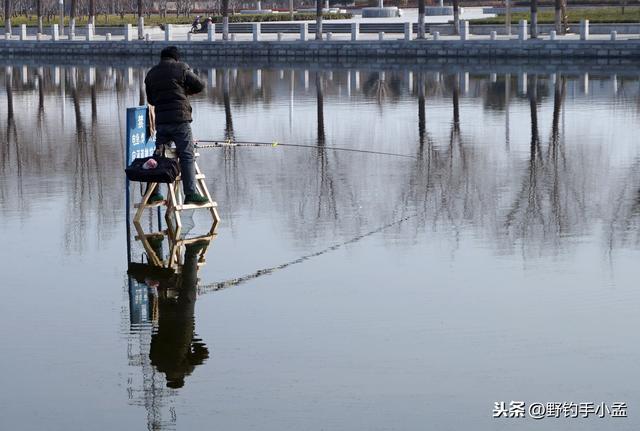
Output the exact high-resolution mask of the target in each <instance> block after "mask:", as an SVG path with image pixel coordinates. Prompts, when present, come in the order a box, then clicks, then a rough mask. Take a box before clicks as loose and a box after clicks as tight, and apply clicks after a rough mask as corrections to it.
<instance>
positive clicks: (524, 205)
mask: <svg viewBox="0 0 640 431" xmlns="http://www.w3.org/2000/svg"><path fill="white" fill-rule="evenodd" d="M536 85H537V76H535V75H534V76H533V77H532V79H531V80H530V81H529V82H528V86H527V96H528V98H529V109H530V118H531V142H530V144H529V162H528V169H527V174H526V175H525V176H524V177H523V179H522V185H521V188H520V192H519V193H518V195H517V197H516V199H515V201H514V203H513V205H512V206H511V209H510V210H509V212H508V214H507V217H506V228H507V229H514V230H515V231H516V232H517V233H516V235H518V236H520V237H521V238H522V239H523V240H525V239H526V238H527V236H528V231H530V230H532V229H534V228H535V227H536V226H538V222H539V223H540V225H542V226H544V224H545V223H544V222H545V220H544V217H543V215H542V208H541V205H542V203H541V199H542V198H541V196H540V195H539V193H540V190H539V188H538V168H539V166H541V165H542V159H541V157H540V138H539V133H538V110H537V103H538V102H537V99H536V95H537V94H536Z"/></svg>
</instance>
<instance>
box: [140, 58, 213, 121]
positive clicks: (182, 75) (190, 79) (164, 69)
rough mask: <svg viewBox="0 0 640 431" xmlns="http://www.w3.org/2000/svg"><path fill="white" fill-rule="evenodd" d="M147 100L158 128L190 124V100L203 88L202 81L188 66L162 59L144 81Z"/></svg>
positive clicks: (172, 60) (169, 59)
mask: <svg viewBox="0 0 640 431" xmlns="http://www.w3.org/2000/svg"><path fill="white" fill-rule="evenodd" d="M144 83H145V87H146V91H147V100H148V101H149V104H150V105H153V106H155V110H156V124H168V123H184V122H191V104H190V103H189V99H188V97H187V96H189V95H191V94H196V93H199V92H201V91H202V89H203V88H204V81H203V80H201V79H200V78H199V77H198V76H197V75H196V74H195V73H193V71H192V70H191V69H189V66H187V65H186V64H185V63H181V62H179V61H176V60H174V59H172V58H163V59H162V60H161V61H160V63H158V64H157V65H156V66H154V67H153V68H151V70H150V71H149V73H147V77H146V78H145V80H144Z"/></svg>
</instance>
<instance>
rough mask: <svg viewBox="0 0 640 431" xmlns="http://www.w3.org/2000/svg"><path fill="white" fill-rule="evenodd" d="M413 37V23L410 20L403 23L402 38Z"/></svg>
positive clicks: (408, 38) (409, 38)
mask: <svg viewBox="0 0 640 431" xmlns="http://www.w3.org/2000/svg"><path fill="white" fill-rule="evenodd" d="M411 39H413V25H412V23H410V22H405V23H404V40H411Z"/></svg>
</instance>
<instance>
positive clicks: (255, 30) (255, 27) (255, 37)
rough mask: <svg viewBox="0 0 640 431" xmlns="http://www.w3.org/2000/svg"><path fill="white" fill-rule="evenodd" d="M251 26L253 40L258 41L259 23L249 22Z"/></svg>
mask: <svg viewBox="0 0 640 431" xmlns="http://www.w3.org/2000/svg"><path fill="white" fill-rule="evenodd" d="M251 28H252V33H253V41H254V42H259V41H260V23H259V22H254V23H253V24H251Z"/></svg>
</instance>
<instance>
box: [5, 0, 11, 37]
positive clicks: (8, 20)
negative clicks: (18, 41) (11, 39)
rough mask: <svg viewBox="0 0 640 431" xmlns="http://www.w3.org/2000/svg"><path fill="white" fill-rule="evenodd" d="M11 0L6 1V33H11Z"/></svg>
mask: <svg viewBox="0 0 640 431" xmlns="http://www.w3.org/2000/svg"><path fill="white" fill-rule="evenodd" d="M11 12H12V11H11V0H4V32H5V33H11Z"/></svg>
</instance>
